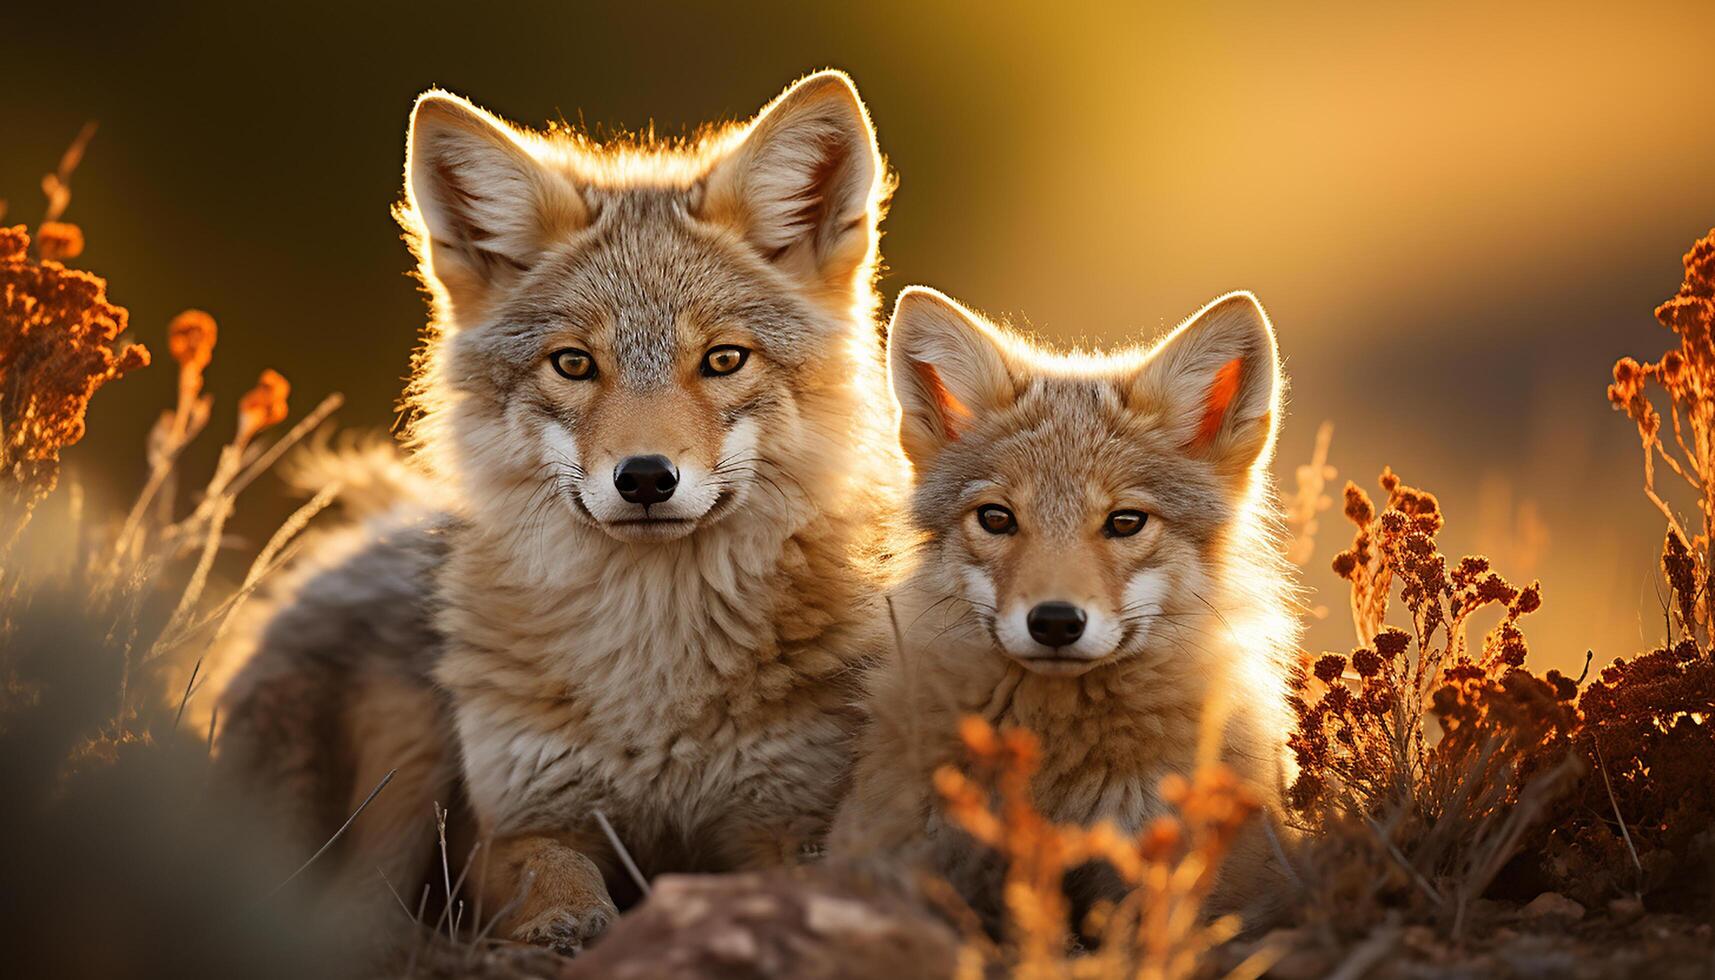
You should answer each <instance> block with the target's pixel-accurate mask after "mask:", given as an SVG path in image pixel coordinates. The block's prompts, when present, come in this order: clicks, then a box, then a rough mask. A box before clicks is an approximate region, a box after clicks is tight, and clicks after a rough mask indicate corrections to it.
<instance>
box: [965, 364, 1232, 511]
mask: <svg viewBox="0 0 1715 980" xmlns="http://www.w3.org/2000/svg"><path fill="white" fill-rule="evenodd" d="M984 428H985V429H986V430H987V431H986V432H983V433H982V434H981V435H980V436H979V437H978V438H977V439H975V440H973V444H972V445H971V446H970V447H968V449H969V451H970V456H969V459H970V460H971V461H972V462H973V463H975V464H976V465H975V466H974V468H973V470H972V471H971V475H972V476H973V478H974V480H973V485H975V482H974V481H975V480H987V481H990V485H991V486H993V487H994V488H995V489H996V490H997V491H999V492H1004V493H1005V494H1007V495H1008V496H1009V497H1010V498H1012V499H1013V500H1014V501H1015V503H1016V504H1017V505H1018V506H1020V507H1022V508H1026V509H1028V510H1029V511H1030V513H1031V515H1032V518H1033V520H1034V521H1035V522H1036V523H1037V524H1038V525H1039V526H1044V527H1049V528H1055V529H1059V530H1063V531H1068V532H1069V531H1072V530H1075V529H1078V528H1081V527H1083V526H1085V525H1086V524H1088V523H1090V522H1091V521H1092V520H1094V519H1098V518H1099V517H1101V516H1104V515H1105V513H1106V509H1107V508H1109V507H1113V506H1120V505H1125V506H1140V505H1143V506H1149V507H1152V508H1155V509H1157V510H1159V511H1162V512H1172V513H1175V514H1179V515H1184V514H1187V513H1189V512H1194V511H1201V510H1206V509H1207V505H1206V501H1207V500H1208V498H1209V495H1210V490H1211V486H1210V484H1211V475H1210V473H1209V472H1208V467H1206V466H1203V465H1201V464H1200V463H1198V462H1197V461H1196V460H1194V459H1192V458H1190V457H1188V456H1187V455H1186V454H1185V453H1183V452H1182V451H1180V450H1179V448H1178V447H1176V446H1174V445H1172V444H1171V442H1170V441H1169V439H1168V438H1167V435H1166V434H1165V433H1164V432H1162V431H1161V430H1160V428H1159V426H1158V425H1157V423H1156V420H1155V419H1154V418H1153V417H1152V416H1150V415H1148V414H1144V413H1139V412H1138V411H1136V410H1135V409H1134V408H1132V407H1129V406H1128V405H1127V404H1126V401H1125V398H1124V395H1123V393H1122V392H1121V390H1120V387H1119V383H1118V382H1117V381H1114V380H1111V379H1104V378H1064V377H1060V378H1041V379H1037V380H1035V381H1032V382H1031V383H1030V384H1029V385H1027V386H1026V388H1025V389H1024V391H1023V392H1021V393H1020V396H1019V398H1018V400H1017V401H1016V402H1015V403H1014V405H1013V406H1012V407H1011V408H1009V409H1008V410H1007V411H1006V412H1005V413H1003V414H1002V416H1000V417H997V418H995V419H993V420H992V427H991V426H985V427H984ZM973 434H974V435H975V433H973ZM1098 512H1099V513H1098Z"/></svg>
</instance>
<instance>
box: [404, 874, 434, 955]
mask: <svg viewBox="0 0 1715 980" xmlns="http://www.w3.org/2000/svg"><path fill="white" fill-rule="evenodd" d="M430 887H432V886H430V885H429V883H428V882H424V883H423V897H422V898H419V899H417V914H416V915H415V916H412V918H411V921H413V922H415V923H416V924H417V928H415V929H412V930H411V959H410V961H409V962H407V963H406V964H405V976H407V977H414V976H416V975H417V954H418V953H420V952H422V951H423V908H424V907H425V906H427V905H428V904H429V889H430Z"/></svg>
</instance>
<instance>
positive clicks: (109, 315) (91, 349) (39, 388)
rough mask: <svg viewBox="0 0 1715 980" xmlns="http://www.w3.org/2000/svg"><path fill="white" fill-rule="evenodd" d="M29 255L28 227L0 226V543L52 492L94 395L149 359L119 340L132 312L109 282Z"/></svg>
mask: <svg viewBox="0 0 1715 980" xmlns="http://www.w3.org/2000/svg"><path fill="white" fill-rule="evenodd" d="M48 240H49V241H53V239H48ZM77 240H78V246H79V249H81V247H82V235H81V233H80V234H79V235H78V236H77ZM29 250H30V236H29V234H28V233H27V232H26V231H25V229H24V227H23V226H22V225H20V226H18V227H15V228H6V229H0V429H3V435H0V547H6V546H9V545H10V543H11V542H12V541H14V540H15V539H16V536H17V533H18V532H19V531H20V530H21V529H22V528H23V525H24V523H25V522H26V521H28V520H29V516H30V513H31V511H32V510H34V508H35V506H36V504H38V503H39V502H41V500H42V498H43V497H45V496H47V495H48V494H49V493H50V492H51V491H52V490H53V489H54V486H55V485H56V484H57V482H58V480H59V469H60V450H62V449H64V448H65V447H67V446H70V445H72V444H73V443H76V442H77V441H78V440H79V439H82V438H83V432H84V412H85V411H86V410H87V409H88V408H89V400H90V398H91V397H92V396H93V395H94V394H95V392H96V390H97V389H99V388H100V387H101V386H102V385H104V384H106V383H107V382H109V381H112V380H114V379H115V378H118V377H120V376H122V375H124V374H125V373H126V372H128V371H133V370H136V369H137V368H140V367H143V366H145V365H147V364H148V363H149V351H148V349H146V348H144V347H143V346H141V345H139V344H122V343H120V342H119V335H120V334H122V333H124V332H125V327H126V318H127V314H126V311H125V309H124V308H123V307H119V306H115V305H113V304H112V303H109V302H108V301H107V283H106V281H105V280H103V279H102V278H101V277H100V276H96V275H92V274H90V273H88V272H81V271H78V270H75V269H67V268H66V267H65V266H64V265H62V264H60V263H59V262H56V261H53V260H51V259H43V260H41V261H39V262H38V261H35V260H33V259H31V258H30V255H29Z"/></svg>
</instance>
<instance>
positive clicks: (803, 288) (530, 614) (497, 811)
mask: <svg viewBox="0 0 1715 980" xmlns="http://www.w3.org/2000/svg"><path fill="white" fill-rule="evenodd" d="M886 187H887V182H886V180H885V177H884V170H883V166H882V163H881V160H880V157H879V156H878V154H877V153H876V150H875V148H874V143H873V134H872V132H871V129H870V124H869V121H868V118H867V115H866V114H865V111H864V109H863V106H862V104H861V103H860V102H859V101H858V99H857V96H856V93H855V92H854V91H853V90H852V88H851V85H850V83H849V81H847V80H846V79H845V77H844V76H842V75H839V74H837V73H823V74H821V75H816V76H812V77H810V78H808V79H806V80H804V81H803V82H800V83H799V84H798V85H796V86H794V87H793V88H792V89H791V90H789V91H788V92H787V93H786V94H785V95H784V96H782V97H781V98H780V99H779V100H778V101H777V102H775V103H774V104H773V105H771V106H769V107H768V108H767V109H765V110H763V112H762V114H761V115H760V116H759V117H758V118H757V120H756V121H754V122H752V123H751V124H748V125H745V126H739V127H734V128H731V129H726V130H721V131H718V132H713V133H710V134H708V135H706V136H704V137H703V138H701V139H699V140H697V141H695V142H693V143H689V144H685V145H664V144H655V143H648V142H639V143H628V144H626V145H624V146H621V147H617V148H614V149H611V150H609V149H607V148H604V147H600V146H596V145H594V144H591V143H589V142H588V141H585V140H582V139H578V138H570V137H564V136H559V135H553V134H550V135H537V134H529V133H522V132H519V131H517V130H515V129H513V128H512V127H510V126H508V125H506V124H504V123H501V122H500V121H499V120H497V119H495V118H493V117H492V116H488V115H487V114H485V113H482V112H481V111H480V110H477V109H475V108H473V107H471V106H469V105H468V104H466V103H464V102H462V101H460V100H456V99H453V98H452V97H450V96H446V95H443V94H439V93H431V94H429V95H427V96H425V97H424V98H423V99H422V100H421V101H419V103H418V106H417V110H416V113H415V116H414V121H413V137H412V149H411V159H410V163H409V188H408V202H407V205H406V206H405V208H404V209H403V211H402V217H403V220H404V221H405V222H406V225H407V227H408V228H409V229H410V230H411V232H412V237H413V241H414V243H415V245H416V248H417V252H418V255H419V257H420V258H421V260H422V273H423V280H424V282H425V284H426V285H427V286H428V287H429V289H430V290H431V292H432V294H433V296H434V301H435V309H436V314H437V327H438V329H437V332H436V334H435V336H434V338H433V339H432V341H431V342H430V344H429V346H428V348H427V350H426V352H425V358H424V364H425V369H424V373H423V375H422V378H421V380H420V383H419V384H418V386H417V387H416V389H415V395H414V398H415V404H416V406H417V407H418V409H419V410H420V413H421V416H420V419H419V421H418V423H417V425H416V427H415V437H416V440H417V442H418V444H419V445H420V446H421V449H422V451H423V452H424V453H425V454H427V456H428V457H429V459H430V461H431V463H432V465H433V466H434V467H435V468H436V470H438V471H439V472H442V473H445V474H447V475H448V476H449V477H450V478H451V479H452V480H453V481H455V482H456V486H457V488H458V491H459V494H460V497H461V498H462V500H463V501H464V511H465V513H464V517H465V521H466V526H465V528H464V530H463V532H462V533H460V534H459V535H457V536H456V537H455V539H454V541H453V544H452V548H451V552H450V554H449V556H448V559H447V562H446V564H445V566H444V568H443V569H442V570H441V573H440V588H439V613H438V617H437V623H438V625H439V628H440V630H441V632H442V633H443V634H444V636H445V637H446V651H445V653H444V654H443V655H442V656H441V658H440V660H439V663H438V665H437V667H436V669H435V677H436V679H437V680H438V681H439V682H440V684H441V685H442V686H443V687H444V688H445V689H446V690H447V691H448V692H449V693H450V695H451V698H452V701H453V711H454V719H455V724H456V728H457V732H458V740H459V744H460V748H461V754H462V758H463V771H464V777H465V782H466V786H467V789H468V792H469V794H470V798H471V801H472V804H473V806H474V809H475V811H476V814H477V817H478V820H479V822H480V826H481V831H482V833H483V835H484V836H485V837H490V838H492V839H494V841H495V845H494V848H495V850H494V853H493V856H492V862H491V869H490V875H489V880H488V882H487V883H486V887H487V889H488V891H489V892H490V895H489V896H488V900H489V901H491V902H494V903H497V905H498V903H500V902H504V901H506V900H507V898H508V897H509V896H511V895H512V894H514V893H515V892H516V891H518V890H519V888H520V886H521V885H522V884H523V882H524V880H525V879H526V878H528V879H530V885H529V888H528V892H527V896H528V897H527V898H526V899H525V900H524V902H523V904H522V906H520V907H519V909H518V911H517V912H516V913H515V914H514V915H513V916H511V920H510V922H509V923H507V924H506V925H505V928H507V929H509V930H510V931H512V932H513V933H514V934H515V935H517V936H519V937H520V938H525V939H529V940H534V941H543V942H549V943H552V944H554V945H557V946H561V947H572V946H576V945H579V944H580V943H582V942H583V941H584V940H586V939H587V938H589V937H590V936H591V935H593V934H595V933H596V932H599V930H600V929H601V927H602V926H603V925H604V924H605V922H606V920H607V919H608V918H609V917H610V916H611V915H612V914H613V909H614V903H613V901H612V900H611V898H610V896H609V892H610V890H612V891H616V892H617V891H619V890H620V887H621V886H622V885H624V883H625V878H624V872H623V870H622V868H621V865H620V864H619V862H618V860H617V858H616V856H615V854H614V852H613V850H612V848H610V847H609V846H608V844H607V842H606V841H605V839H604V838H603V836H602V833H601V831H600V830H599V827H598V824H597V822H596V820H595V814H596V813H597V812H598V811H599V812H602V813H604V814H605V815H606V816H607V817H608V818H609V819H610V820H611V821H612V823H613V825H614V826H615V827H616V828H617V830H618V833H619V835H620V836H621V838H622V839H623V840H624V842H625V845H626V846H627V848H628V849H629V850H630V852H631V854H632V855H633V856H634V857H635V858H636V859H637V861H638V863H639V864H640V865H641V867H642V869H643V871H644V873H645V874H655V873H659V872H663V871H685V870H723V869H734V868H749V867H758V866H764V865H770V864H778V863H781V862H782V861H788V860H792V859H794V858H795V857H796V855H797V854H798V853H799V852H800V851H801V850H803V849H805V848H809V847H813V846H816V845H817V844H819V842H820V840H821V837H822V834H823V832H824V831H825V828H826V824H827V822H828V821H829V820H830V819H831V817H832V813H833V809H834V806H835V803H836V801H837V799H838V797H839V795H840V793H841V792H842V790H843V788H844V785H845V782H846V777H847V772H848V752H849V744H848V739H849V737H850V734H851V731H852V729H853V727H854V722H855V716H854V712H853V710H852V707H851V705H852V702H853V701H854V699H855V697H856V693H857V689H856V686H855V682H856V678H857V671H856V668H857V667H858V665H859V663H860V659H861V658H862V656H863V655H864V654H865V652H866V651H869V650H872V649H874V646H875V638H876V623H877V621H878V616H877V605H876V594H875V586H876V580H875V568H874V559H875V554H874V552H875V550H876V548H877V546H878V544H879V540H880V539H879V531H880V528H881V526H882V519H883V517H884V515H885V513H886V511H887V510H888V507H889V500H890V497H891V489H890V488H891V487H892V486H893V484H894V483H895V474H896V473H897V472H898V469H899V466H898V463H897V456H896V454H895V453H893V452H891V451H890V449H889V441H890V440H889V439H888V432H887V426H886V417H885V404H886V399H885V395H884V391H885V388H884V385H883V380H882V375H881V364H880V357H879V351H878V350H877V349H876V348H877V344H876V341H875V338H876V333H875V327H874V324H873V321H872V315H873V311H874V306H875V298H874V293H873V289H872V280H873V276H874V272H875V256H876V237H877V231H876V225H877V222H878V221H879V219H880V214H881V208H882V203H883V198H884V195H885V191H886ZM717 345H738V346H742V347H745V348H748V349H749V350H750V351H751V353H750V355H749V359H748V361H747V362H746V363H745V364H744V366H743V367H742V368H741V369H739V370H738V371H736V372H734V373H732V374H730V375H726V376H709V375H708V374H706V373H705V371H704V370H703V368H704V355H705V352H706V351H708V350H709V349H710V348H711V347H714V346H717ZM564 349H577V350H581V351H587V352H588V353H589V354H591V355H593V357H594V360H595V362H596V365H597V370H596V372H595V375H594V377H592V378H589V379H587V380H573V379H568V378H566V377H564V376H562V375H561V374H560V373H558V372H557V371H556V370H555V369H554V367H553V365H552V364H551V362H550V355H551V354H552V353H553V352H554V351H556V350H564ZM648 454H660V455H664V456H667V457H669V458H671V459H672V460H673V461H674V462H675V464H676V465H677V467H678V471H679V485H678V488H677V490H676V492H675V493H674V495H673V496H672V497H671V499H669V500H667V501H665V502H663V503H658V504H654V505H653V506H650V507H643V506H640V505H638V504H635V503H630V502H627V501H626V500H625V499H622V497H621V496H620V495H619V494H618V493H617V492H616V490H615V484H614V472H615V466H616V465H617V464H618V462H619V461H620V460H622V459H624V458H626V457H628V456H633V455H648Z"/></svg>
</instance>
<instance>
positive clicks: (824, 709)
mask: <svg viewBox="0 0 1715 980" xmlns="http://www.w3.org/2000/svg"><path fill="white" fill-rule="evenodd" d="M729 523H730V525H731V526H724V525H723V526H721V527H718V528H715V529H711V531H712V532H714V533H711V534H709V535H707V536H704V535H697V536H694V537H693V538H692V539H688V540H686V541H684V542H680V543H677V544H676V545H675V546H673V547H667V548H663V547H659V546H644V547H638V546H626V545H623V544H620V543H617V542H615V543H613V544H612V545H606V544H603V543H602V542H600V541H599V539H596V538H594V537H593V536H591V537H590V538H589V540H588V545H589V547H590V553H587V554H568V555H567V556H566V558H565V560H563V561H560V562H555V563H552V564H551V566H543V565H542V564H540V563H529V564H527V563H522V562H520V561H519V559H518V556H519V555H520V554H522V553H525V552H524V551H523V549H521V548H520V543H519V542H517V541H514V540H511V539H510V537H509V536H508V535H506V534H484V533H482V532H480V531H471V532H470V533H469V534H468V535H467V536H466V538H465V539H464V540H462V541H461V542H460V543H459V545H458V547H457V548H455V551H454V554H453V556H452V558H451V560H450V562H449V564H448V566H447V568H446V569H445V570H444V573H443V580H442V591H443V599H444V601H445V611H444V613H443V615H442V627H443V629H444V630H445V632H446V634H447V636H448V638H449V650H448V653H447V655H446V656H445V657H444V659H443V661H442V664H441V666H440V668H439V670H438V671H437V676H438V679H439V680H440V681H441V683H442V684H444V685H445V686H446V687H447V688H448V689H449V690H450V691H451V692H452V694H453V697H454V701H455V713H456V719H457V725H458V728H459V733H460V740H461V743H462V746H463V751H464V757H465V770H466V773H467V777H468V780H469V784H470V790H471V794H472V799H473V802H474V803H475V805H476V808H477V811H478V813H479V815H480V817H481V819H482V820H483V823H484V825H485V826H484V831H485V833H491V834H513V833H523V832H556V831H560V830H563V829H566V828H578V827H582V826H584V825H585V824H587V822H588V821H589V819H590V816H591V814H592V813H593V811H595V810H597V809H602V810H604V811H605V812H607V813H608V815H609V816H610V817H613V818H614V820H615V822H616V823H620V822H621V821H623V824H622V833H623V834H624V835H625V836H626V837H627V843H628V845H629V846H631V847H632V848H633V849H636V850H639V851H642V852H643V853H644V860H646V861H648V860H650V858H651V857H652V856H653V857H654V858H655V860H653V861H651V863H658V864H668V865H673V866H678V867H683V866H686V865H689V866H692V867H703V866H708V867H719V866H726V865H730V864H734V863H743V862H744V860H745V857H744V855H732V854H726V853H722V851H723V846H724V845H723V844H722V842H721V841H720V840H719V838H720V836H721V835H720V834H719V833H718V832H715V831H717V829H718V828H722V827H726V826H728V825H744V826H745V827H746V831H745V833H746V835H747V836H755V835H756V834H757V833H762V834H764V835H771V836H773V837H775V838H777V839H778V840H780V841H781V842H782V843H783V844H786V846H790V844H789V843H788V841H789V840H796V842H797V843H805V842H807V841H808V840H809V839H811V838H814V837H816V836H818V834H819V829H820V827H821V826H822V825H823V824H824V823H825V821H826V820H827V819H828V816H829V814H830V813H831V810H832V807H833V805H834V802H835V800H836V799H837V796H838V794H839V792H840V789H841V787H842V785H843V783H844V780H845V777H846V773H847V768H848V762H847V759H848V751H849V746H848V744H847V743H848V737H849V735H848V733H849V732H850V731H851V730H852V727H853V723H854V719H853V717H852V714H851V709H850V707H849V705H850V704H851V703H852V701H853V700H854V698H855V696H856V691H855V682H856V672H855V671H854V670H853V669H852V668H853V667H854V666H855V665H856V664H857V662H858V660H859V658H860V657H861V656H862V655H863V654H864V652H865V651H867V650H870V649H873V643H874V639H873V637H872V636H871V635H870V633H869V630H870V628H871V627H870V625H869V624H871V623H873V622H874V620H875V616H874V609H873V606H874V602H873V597H872V596H871V595H869V594H868V590H867V588H866V587H864V586H863V585H862V580H861V577H860V576H858V575H856V574H854V573H853V570H852V569H851V568H850V567H848V566H847V565H846V564H845V560H844V559H843V558H842V555H843V554H844V544H845V542H844V541H843V539H842V538H841V537H840V536H839V535H838V534H835V533H832V532H831V531H830V529H829V528H828V527H827V526H825V524H824V523H823V522H811V523H809V524H807V525H805V526H804V527H802V528H801V529H799V530H798V531H797V532H795V533H786V532H785V531H783V530H781V529H779V528H774V527H769V526H768V525H767V524H765V523H763V522H747V521H744V520H740V519H735V520H733V521H731V522H729ZM544 573H546V574H544ZM669 855H670V856H669Z"/></svg>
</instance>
